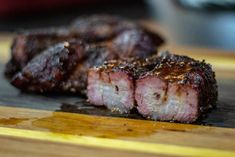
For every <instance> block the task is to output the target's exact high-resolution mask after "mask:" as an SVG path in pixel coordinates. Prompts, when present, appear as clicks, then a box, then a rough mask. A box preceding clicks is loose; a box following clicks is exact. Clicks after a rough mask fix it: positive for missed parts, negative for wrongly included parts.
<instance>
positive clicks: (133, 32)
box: [5, 15, 163, 79]
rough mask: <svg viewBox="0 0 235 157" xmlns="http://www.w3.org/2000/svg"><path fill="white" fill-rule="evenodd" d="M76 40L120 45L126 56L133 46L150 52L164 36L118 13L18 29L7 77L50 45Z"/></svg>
mask: <svg viewBox="0 0 235 157" xmlns="http://www.w3.org/2000/svg"><path fill="white" fill-rule="evenodd" d="M125 31H126V32H125ZM134 38H136V39H134ZM132 39H134V41H133V42H131V40H132ZM73 40H83V41H85V42H87V43H93V44H99V42H106V43H110V45H113V46H112V47H114V48H115V49H116V50H117V51H119V49H117V47H120V48H121V49H122V50H123V52H124V53H126V54H127V55H126V56H128V55H129V54H130V51H132V49H133V51H135V52H136V53H141V52H138V51H142V50H146V54H148V53H151V52H153V51H155V48H156V47H157V46H159V45H161V44H162V43H163V39H162V38H161V37H160V36H159V35H158V34H156V33H153V32H151V31H149V30H147V29H146V28H144V27H142V26H140V25H138V24H136V23H134V22H131V21H128V20H125V19H123V18H120V17H117V16H108V15H93V16H85V17H80V18H78V19H77V20H75V21H74V22H73V23H72V24H70V25H69V26H67V27H63V28H46V29H39V30H31V31H26V32H21V33H19V34H18V35H17V36H16V37H15V39H14V41H13V44H12V46H11V59H10V61H9V62H8V63H7V65H6V71H5V75H6V77H7V78H8V79H11V78H12V77H13V76H14V75H15V74H16V73H17V72H19V71H21V70H22V68H23V67H24V66H25V65H26V64H27V63H28V62H29V61H30V60H31V59H33V58H34V57H35V56H36V55H38V54H40V53H42V52H43V50H45V49H47V48H48V47H50V46H53V45H55V44H57V43H60V42H65V41H73ZM141 42H143V44H141ZM125 44H126V45H125ZM129 44H130V45H129ZM106 45H107V44H106ZM128 45H129V46H128ZM126 51H127V52H126ZM128 57H129V56H128Z"/></svg>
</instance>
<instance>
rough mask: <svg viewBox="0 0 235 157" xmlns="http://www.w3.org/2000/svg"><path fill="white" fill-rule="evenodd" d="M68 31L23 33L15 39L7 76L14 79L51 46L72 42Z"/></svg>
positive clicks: (53, 30) (53, 29)
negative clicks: (32, 60) (33, 59)
mask: <svg viewBox="0 0 235 157" xmlns="http://www.w3.org/2000/svg"><path fill="white" fill-rule="evenodd" d="M73 38H74V37H73V36H72V35H71V34H69V32H68V30H67V29H63V28H60V29H56V28H51V29H45V30H43V29H42V30H34V31H29V32H23V33H22V34H19V35H18V36H16V37H15V39H14V41H13V43H12V46H11V59H10V61H9V62H8V63H7V65H6V71H5V75H6V76H7V77H8V78H11V77H13V76H14V75H15V74H16V73H17V72H19V71H20V70H22V68H23V67H24V66H25V65H26V64H27V63H28V62H29V61H30V60H31V59H32V58H34V57H35V56H36V55H38V54H40V53H42V51H43V50H45V49H46V48H48V47H49V46H52V45H55V44H57V43H59V42H64V41H67V40H72V39H73Z"/></svg>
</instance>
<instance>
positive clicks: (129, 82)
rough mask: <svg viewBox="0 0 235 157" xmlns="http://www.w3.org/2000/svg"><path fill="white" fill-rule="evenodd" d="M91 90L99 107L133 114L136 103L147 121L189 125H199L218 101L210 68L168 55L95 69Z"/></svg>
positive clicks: (126, 61) (206, 65)
mask: <svg viewBox="0 0 235 157" xmlns="http://www.w3.org/2000/svg"><path fill="white" fill-rule="evenodd" d="M114 76H115V77H114ZM87 89H88V94H87V95H88V99H89V101H90V102H91V103H93V104H95V105H105V106H107V107H108V108H110V109H112V110H118V111H120V112H129V111H130V110H131V109H132V108H133V107H134V106H135V102H136V105H137V109H138V111H139V113H140V114H141V115H143V116H144V117H146V118H150V119H153V120H162V121H179V122H185V123H191V122H194V121H196V120H197V119H198V118H199V117H200V116H201V115H202V114H203V113H205V112H206V111H208V109H210V108H212V107H213V106H215V103H216V100H217V84H216V80H215V75H214V72H213V71H212V69H211V66H210V65H209V64H206V63H205V62H204V61H202V62H200V61H196V60H194V59H192V58H189V57H186V56H179V55H173V54H168V53H163V54H161V55H158V56H153V57H150V58H147V59H145V60H143V59H141V60H138V59H130V60H125V61H109V62H107V63H105V64H104V65H103V66H100V67H96V68H92V69H90V70H89V73H88V87H87Z"/></svg>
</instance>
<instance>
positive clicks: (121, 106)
mask: <svg viewBox="0 0 235 157" xmlns="http://www.w3.org/2000/svg"><path fill="white" fill-rule="evenodd" d="M132 60H133V59H129V60H128V61H118V60H110V61H108V62H105V63H104V65H102V66H100V67H98V68H96V67H94V68H91V69H89V71H88V85H87V97H88V99H89V101H90V103H92V104H94V105H97V106H102V105H105V106H106V107H107V108H109V109H110V110H112V111H119V112H120V113H129V111H130V110H131V109H132V108H133V107H134V102H135V99H134V79H133V73H134V72H133V64H129V62H131V61H132Z"/></svg>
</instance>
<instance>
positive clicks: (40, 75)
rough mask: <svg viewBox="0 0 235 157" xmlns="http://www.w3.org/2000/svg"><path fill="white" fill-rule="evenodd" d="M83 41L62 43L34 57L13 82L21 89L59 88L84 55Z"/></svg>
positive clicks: (46, 90)
mask: <svg viewBox="0 0 235 157" xmlns="http://www.w3.org/2000/svg"><path fill="white" fill-rule="evenodd" d="M80 44H81V43H76V44H69V43H67V42H66V43H60V44H57V45H55V46H54V47H50V48H48V49H47V50H45V51H44V52H42V53H41V54H40V55H38V56H36V57H35V58H33V59H32V60H31V61H30V62H29V63H28V64H27V65H26V66H25V67H24V68H23V69H22V72H18V73H17V74H16V75H15V76H14V77H13V79H12V81H11V83H12V84H13V85H14V86H15V87H17V88H20V89H21V90H25V91H36V92H49V91H56V90H59V89H58V87H59V86H60V84H61V82H62V81H64V80H65V79H67V76H68V75H70V73H71V72H72V71H73V70H74V68H75V66H76V65H77V64H78V61H79V59H82V58H83V56H84V51H83V50H82V49H78V48H76V47H77V45H79V46H80Z"/></svg>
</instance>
